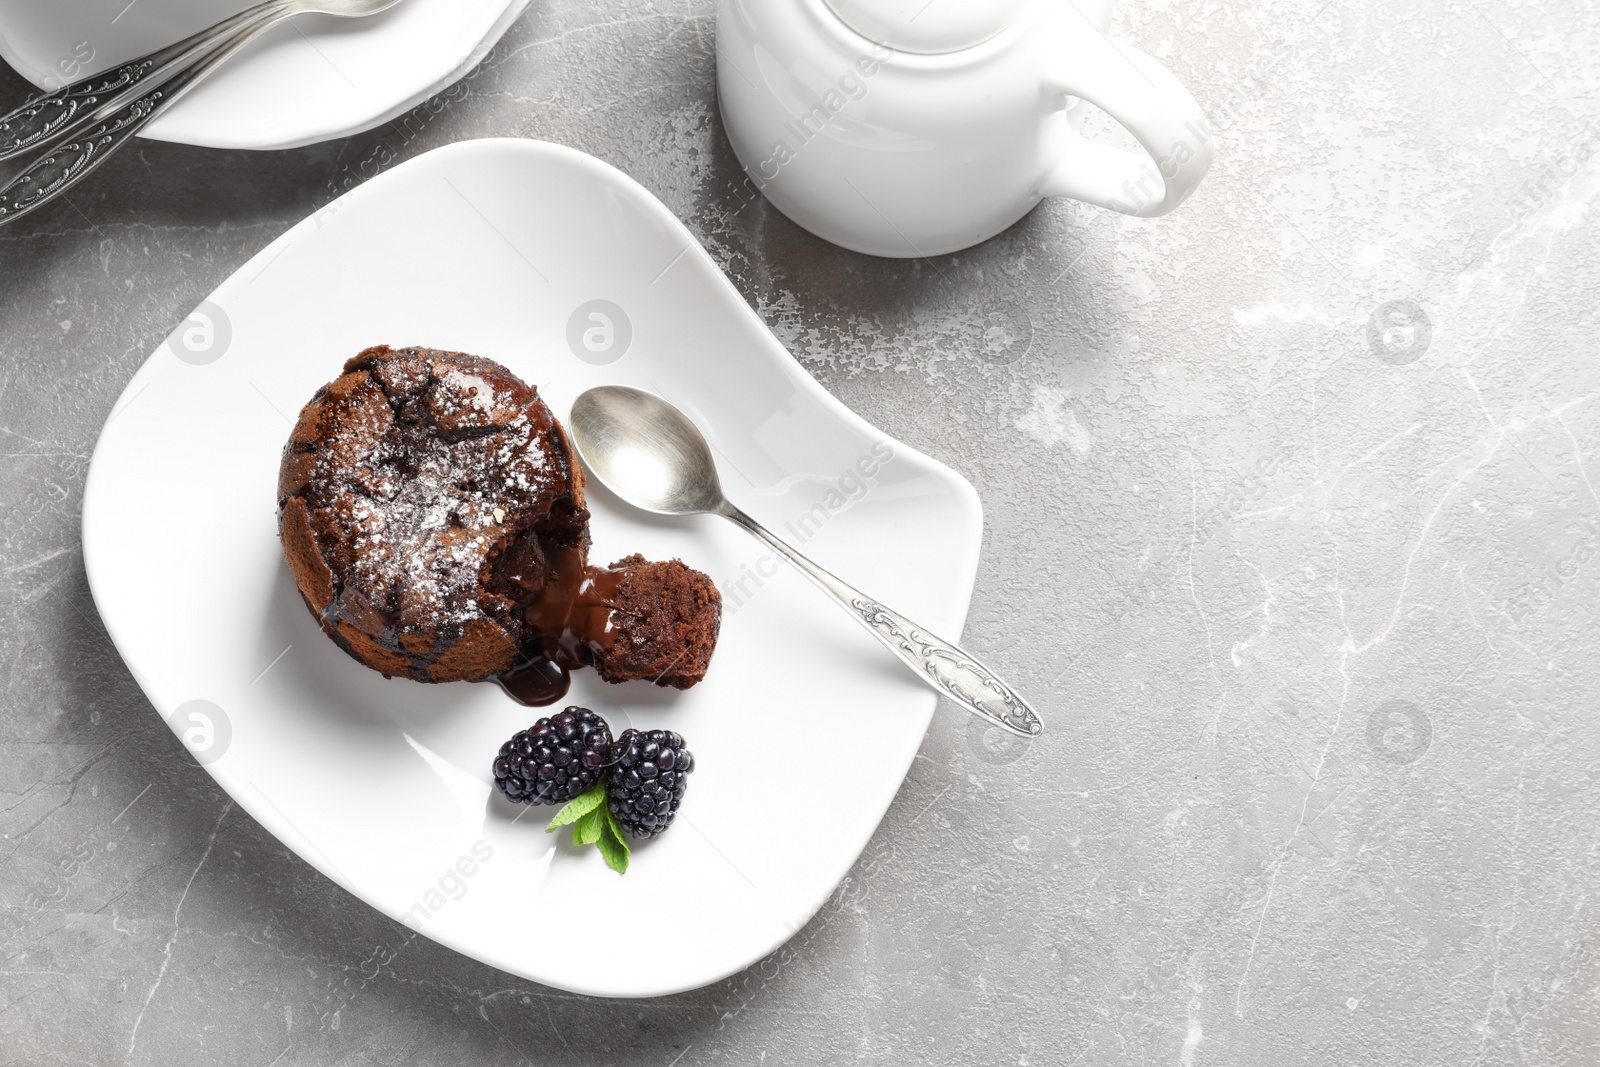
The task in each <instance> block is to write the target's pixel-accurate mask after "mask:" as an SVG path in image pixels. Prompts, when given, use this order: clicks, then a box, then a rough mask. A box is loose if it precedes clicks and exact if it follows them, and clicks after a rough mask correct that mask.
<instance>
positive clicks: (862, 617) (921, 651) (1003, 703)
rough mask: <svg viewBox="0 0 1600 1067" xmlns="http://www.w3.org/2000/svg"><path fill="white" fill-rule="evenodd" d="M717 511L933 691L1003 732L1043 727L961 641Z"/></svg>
mask: <svg viewBox="0 0 1600 1067" xmlns="http://www.w3.org/2000/svg"><path fill="white" fill-rule="evenodd" d="M717 513H718V514H719V515H721V516H722V517H723V518H726V519H730V520H732V521H733V522H736V523H738V524H739V525H740V526H743V527H744V528H745V529H746V530H749V531H750V532H751V533H753V534H755V535H756V536H757V537H759V538H761V540H763V541H765V542H766V543H767V544H769V545H771V546H772V547H773V548H775V549H777V551H778V553H779V554H780V555H782V556H783V557H784V558H785V559H787V560H788V561H789V562H790V563H792V564H794V566H795V567H796V568H798V569H799V571H800V573H801V574H804V575H805V576H806V577H807V578H810V579H811V580H812V581H813V582H815V583H816V584H817V586H818V587H819V588H821V589H822V590H823V591H825V592H827V593H829V594H831V595H832V596H833V598H834V599H835V600H837V601H838V602H839V604H840V606H842V607H843V608H844V609H845V610H846V611H848V612H850V614H851V615H853V616H854V617H855V619H856V621H857V622H859V623H861V625H863V626H865V627H866V628H867V630H868V631H869V632H870V633H871V634H872V635H873V636H874V637H876V638H877V639H878V640H879V641H881V642H883V644H884V646H885V647H886V648H888V649H889V650H890V651H891V652H893V653H894V654H895V655H897V656H899V657H900V659H901V660H903V661H904V662H905V664H906V665H907V666H909V667H910V668H911V669H912V670H914V671H916V672H917V675H918V676H919V677H920V678H921V679H922V680H923V681H924V682H926V683H927V684H928V685H930V686H932V687H933V688H934V689H937V690H938V691H939V692H941V693H943V694H944V695H945V696H947V697H949V698H950V699H951V700H954V701H955V702H956V703H957V704H960V705H961V706H962V707H964V708H966V709H967V710H968V711H970V712H972V713H973V714H974V715H977V716H979V717H980V718H983V719H987V720H988V721H989V722H991V723H993V724H994V725H996V726H998V727H1000V728H1001V729H1002V730H1008V731H1010V732H1011V733H1014V734H1018V735H1020V736H1022V737H1032V736H1034V735H1036V734H1038V733H1039V731H1041V730H1043V729H1044V723H1043V722H1041V721H1040V720H1039V716H1038V714H1037V713H1036V712H1035V711H1034V710H1033V708H1032V707H1031V706H1030V705H1029V704H1028V702H1027V701H1026V700H1024V699H1022V695H1021V694H1020V693H1018V692H1017V691H1016V690H1015V689H1012V688H1011V687H1010V686H1009V685H1007V684H1006V683H1005V682H1004V681H1002V680H1001V678H1000V676H999V675H997V674H995V672H994V671H992V670H990V669H989V668H988V667H987V666H985V665H984V664H983V663H982V662H981V661H980V660H979V659H978V658H977V657H976V656H974V655H972V654H971V653H970V652H967V651H965V650H964V649H962V648H961V646H960V645H957V644H954V643H952V642H950V641H946V640H944V639H943V638H941V637H936V636H934V635H933V634H931V633H929V632H928V631H927V630H925V629H923V628H922V627H921V626H918V625H917V624H916V623H914V622H912V621H911V620H910V619H908V618H906V617H905V616H904V615H901V614H900V613H899V612H897V611H894V610H892V609H890V608H887V607H885V606H884V605H882V604H880V603H878V602H877V601H876V600H874V599H873V598H871V597H869V596H867V595H866V594H865V593H863V592H862V591H861V590H859V589H857V588H855V587H854V586H852V585H850V584H849V583H848V582H846V581H844V580H843V579H841V578H839V577H837V576H836V575H834V574H832V573H830V572H829V571H827V570H824V569H823V568H821V567H819V566H817V565H816V564H815V563H813V562H812V561H811V560H810V559H808V558H807V557H805V556H804V555H802V554H801V553H800V552H799V551H798V550H797V549H795V548H792V547H791V546H790V545H789V544H788V543H787V542H786V541H784V540H782V539H781V538H779V537H778V536H777V535H776V534H773V533H772V532H771V531H769V530H768V529H767V528H766V527H764V526H762V525H761V524H760V523H759V522H757V521H756V520H754V519H752V518H751V517H750V516H748V515H746V514H745V513H744V512H742V511H740V510H739V509H738V508H736V507H734V506H733V505H732V504H728V503H724V505H723V508H722V509H721V510H719V511H718V512H717Z"/></svg>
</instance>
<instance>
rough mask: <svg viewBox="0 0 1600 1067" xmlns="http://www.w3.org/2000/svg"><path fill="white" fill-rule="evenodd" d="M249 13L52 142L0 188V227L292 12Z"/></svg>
mask: <svg viewBox="0 0 1600 1067" xmlns="http://www.w3.org/2000/svg"><path fill="white" fill-rule="evenodd" d="M251 10H252V11H253V12H254V15H253V16H252V18H251V19H248V20H246V24H245V26H244V28H242V29H236V30H235V32H234V34H233V36H232V37H230V38H228V39H227V40H226V41H224V42H223V43H222V44H220V45H216V46H214V47H213V48H212V49H211V50H210V51H209V52H206V53H203V54H202V56H201V58H200V59H198V60H196V61H195V62H194V63H193V64H192V65H191V66H189V67H187V68H184V69H182V70H180V71H178V72H177V73H175V74H173V75H171V76H170V77H168V78H167V79H166V80H165V81H164V82H163V83H162V84H161V85H159V86H157V87H156V88H154V89H151V90H149V91H148V92H146V93H144V94H143V95H142V96H138V97H136V98H135V99H134V100H133V101H132V102H131V103H128V104H126V105H124V106H123V107H121V108H120V109H118V110H116V111H114V112H111V113H110V114H108V115H105V116H104V117H102V118H100V119H99V121H98V122H97V123H96V124H95V125H94V126H92V127H91V128H89V129H87V130H85V131H83V132H82V133H80V134H79V135H78V136H76V137H74V138H73V139H72V140H70V141H66V142H65V143H62V144H59V145H57V146H56V147H55V148H53V149H51V150H50V151H49V152H47V153H46V154H45V155H43V156H41V157H40V158H39V159H36V160H34V161H33V162H32V163H31V164H29V165H28V168H27V169H26V170H24V171H23V172H22V173H21V174H18V175H17V176H16V177H15V178H13V179H12V180H11V181H10V182H9V183H7V184H6V185H5V186H4V187H0V226H4V225H5V224H6V223H8V222H15V221H16V220H17V219H20V218H21V217H22V216H24V215H26V214H27V213H28V212H30V211H33V210H34V209H35V208H39V207H43V206H44V205H45V204H48V203H49V202H50V201H51V200H54V199H55V198H56V197H58V196H60V195H61V194H62V193H65V192H66V191H67V190H68V189H71V188H72V187H73V186H74V185H77V184H78V183H79V182H80V181H82V180H83V179H84V178H86V177H88V176H89V174H91V173H92V172H93V171H94V170H95V168H97V167H99V166H100V164H102V163H104V162H105V161H106V159H108V158H109V157H110V156H111V154H112V153H113V152H115V151H116V150H117V149H119V148H121V147H122V146H123V145H125V144H127V143H128V141H130V140H132V138H133V136H134V134H136V133H138V132H139V131H140V130H141V129H143V128H144V127H145V126H146V125H147V124H148V123H149V122H150V120H151V119H153V118H155V117H156V116H157V115H159V114H161V112H163V111H165V110H166V109H167V108H169V107H171V106H172V104H173V103H174V102H175V101H177V100H178V98H179V97H181V96H182V95H183V94H184V93H186V92H188V91H189V90H190V89H192V88H193V87H194V85H195V83H196V82H198V81H200V80H201V79H202V78H204V77H205V76H206V75H208V74H210V73H211V72H212V71H214V70H216V69H217V68H218V67H220V66H221V65H222V64H223V63H226V62H227V61H228V59H229V58H230V57H231V56H232V55H233V54H234V53H235V52H237V51H239V49H241V48H243V47H244V46H245V45H247V44H249V43H250V42H251V41H252V40H254V39H255V38H256V37H258V36H259V35H261V34H262V33H264V32H265V31H266V30H268V29H270V28H271V27H272V26H274V25H276V24H277V23H278V22H279V21H281V20H282V19H284V18H287V17H288V16H289V15H292V14H295V13H296V11H297V10H298V9H297V8H296V6H295V4H293V3H285V2H276V0H275V2H273V3H268V4H263V5H261V6H260V7H258V8H252V9H251Z"/></svg>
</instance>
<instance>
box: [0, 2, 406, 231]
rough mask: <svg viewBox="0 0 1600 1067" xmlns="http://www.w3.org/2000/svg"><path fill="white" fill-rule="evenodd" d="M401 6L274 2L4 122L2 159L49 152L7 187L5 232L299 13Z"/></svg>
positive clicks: (349, 14) (350, 13)
mask: <svg viewBox="0 0 1600 1067" xmlns="http://www.w3.org/2000/svg"><path fill="white" fill-rule="evenodd" d="M398 3H400V0H266V2H265V3H260V4H257V5H256V6H255V7H252V8H248V9H246V10H245V11H242V12H240V13H239V14H237V15H234V16H233V17H232V18H228V19H224V20H223V21H221V22H219V23H217V24H216V25H215V26H212V27H211V28H209V29H206V30H202V31H200V32H199V33H197V34H195V35H194V36H192V37H188V38H185V39H184V40H182V41H179V42H178V43H177V44H173V45H168V46H167V47H166V48H162V49H159V50H157V51H155V52H151V53H150V54H149V55H146V56H141V57H139V58H138V59H135V60H132V61H131V62H128V63H125V64H123V65H122V66H120V67H118V68H117V69H115V70H111V71H106V72H104V73H101V74H96V75H93V76H91V77H88V78H84V79H83V80H81V81H77V82H74V83H73V84H71V85H68V86H64V87H63V88H61V89H58V90H56V91H55V92H53V93H49V94H48V95H45V96H42V97H38V98H36V99H33V100H30V101H28V103H26V104H24V105H23V106H22V107H20V108H17V109H16V110H15V111H13V112H11V113H10V114H8V115H5V116H0V160H5V159H13V158H15V157H17V156H20V155H24V154H27V153H29V152H35V151H40V150H44V151H45V154H44V155H43V156H41V157H40V158H39V159H37V160H35V161H34V162H33V163H32V164H30V165H29V166H28V167H27V169H25V170H23V171H22V173H20V174H18V175H17V176H16V177H15V178H13V179H12V180H11V181H10V182H8V183H7V184H6V185H5V186H3V187H0V226H4V225H5V224H6V223H8V222H14V221H16V220H17V219H19V218H21V217H22V216H23V215H26V214H27V213H28V212H30V211H33V210H34V209H35V208H39V207H42V206H44V205H45V204H47V203H49V202H50V201H51V200H53V199H55V198H56V197H57V196H60V195H61V194H62V193H64V192H66V191H67V190H68V189H70V188H72V187H73V186H74V185H77V184H78V183H79V182H80V181H82V180H83V179H84V178H86V177H88V176H89V174H90V173H91V172H92V171H94V170H95V168H97V167H99V166H100V164H101V163H104V162H105V161H106V159H107V158H109V157H110V156H111V154H112V153H114V152H115V151H116V150H117V149H119V148H121V147H122V146H123V145H124V144H126V143H127V142H128V141H129V140H130V139H132V137H133V136H134V135H135V134H136V133H138V132H139V131H140V130H141V129H143V128H144V127H145V126H146V125H147V124H148V123H149V122H150V121H151V120H152V119H154V118H155V117H156V116H157V115H159V114H161V113H162V112H163V111H165V110H166V109H167V108H169V107H171V106H172V104H173V103H174V102H176V101H177V100H178V99H179V98H180V97H182V96H183V94H184V93H186V92H188V91H189V90H190V89H192V88H194V86H195V85H196V83H198V82H200V81H201V80H202V79H204V78H205V77H206V76H208V75H209V74H211V73H212V72H213V71H215V70H216V69H217V68H218V67H220V66H222V64H224V63H226V62H227V61H228V60H229V59H231V58H232V57H233V56H234V54H235V53H237V52H238V51H239V50H240V49H241V48H243V47H244V46H245V45H247V44H249V43H250V42H251V41H253V40H255V39H256V38H257V37H259V36H260V35H261V34H263V33H265V32H266V31H267V30H269V29H271V28H272V27H273V26H276V25H277V24H278V23H280V22H282V21H284V20H285V19H290V18H293V17H294V16H296V15H304V14H319V15H334V16H337V17H340V18H362V17H365V16H367V15H376V14H377V13H378V12H380V11H387V10H388V9H389V8H391V7H394V6H395V5H396V4H398Z"/></svg>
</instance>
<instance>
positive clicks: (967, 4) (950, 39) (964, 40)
mask: <svg viewBox="0 0 1600 1067" xmlns="http://www.w3.org/2000/svg"><path fill="white" fill-rule="evenodd" d="M825 2H826V3H827V5H828V7H829V8H830V9H831V10H832V11H833V13H834V14H835V15H837V16H838V17H839V18H840V19H841V20H842V21H843V22H844V23H845V24H846V25H848V26H849V27H850V28H851V29H853V30H855V31H856V32H857V33H859V34H861V36H863V37H866V38H868V39H869V40H873V41H876V42H878V43H879V44H883V45H887V46H888V47H890V48H893V49H894V50H895V51H897V52H917V53H922V54H925V55H933V54H938V53H941V52H959V51H960V50H961V49H963V48H971V47H973V46H974V45H979V44H982V43H983V42H984V41H987V40H988V39H989V38H991V37H993V36H994V35H995V34H997V33H999V32H1000V31H1001V30H1003V29H1005V28H1006V27H1007V26H1009V25H1011V24H1012V23H1013V22H1015V21H1016V20H1017V17H1018V16H1019V15H1021V14H1022V11H1023V9H1024V8H1026V7H1027V6H1028V5H1029V3H1031V2H1032V0H825Z"/></svg>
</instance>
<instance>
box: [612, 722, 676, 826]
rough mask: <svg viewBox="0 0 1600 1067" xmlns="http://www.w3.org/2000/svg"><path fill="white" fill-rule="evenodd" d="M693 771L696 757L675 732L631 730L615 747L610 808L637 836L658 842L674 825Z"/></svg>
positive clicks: (613, 750) (620, 821)
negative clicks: (674, 819)
mask: <svg viewBox="0 0 1600 1067" xmlns="http://www.w3.org/2000/svg"><path fill="white" fill-rule="evenodd" d="M692 770H694V756H693V755H692V754H691V753H690V752H689V750H688V749H687V748H685V747H684V745H683V738H682V737H680V736H678V735H677V734H675V733H673V732H672V731H671V730H651V731H649V732H648V733H641V732H639V731H638V730H628V731H626V732H625V733H623V735H622V736H621V737H619V738H617V742H616V744H614V745H612V746H611V766H610V767H609V768H608V770H607V776H608V777H607V782H606V803H607V804H608V805H609V806H610V808H611V814H612V815H614V816H616V819H617V822H619V823H621V824H622V828H623V829H624V830H627V831H628V833H630V834H632V835H633V836H634V837H654V836H655V835H656V834H659V833H661V831H663V830H665V829H666V828H667V827H668V826H671V825H672V818H673V816H675V815H677V814H678V805H679V804H681V803H682V802H683V791H684V789H685V788H686V787H687V786H688V784H689V772H690V771H692Z"/></svg>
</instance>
